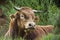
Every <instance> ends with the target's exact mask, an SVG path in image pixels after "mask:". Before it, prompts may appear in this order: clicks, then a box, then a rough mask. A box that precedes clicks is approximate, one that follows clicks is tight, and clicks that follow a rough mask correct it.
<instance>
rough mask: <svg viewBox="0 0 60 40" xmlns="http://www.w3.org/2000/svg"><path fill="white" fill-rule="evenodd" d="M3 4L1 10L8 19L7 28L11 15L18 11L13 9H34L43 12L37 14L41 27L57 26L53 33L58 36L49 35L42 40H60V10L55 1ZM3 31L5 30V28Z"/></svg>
mask: <svg viewBox="0 0 60 40" xmlns="http://www.w3.org/2000/svg"><path fill="white" fill-rule="evenodd" d="M1 2H2V3H3V4H2V3H0V8H2V10H3V12H4V14H5V15H6V16H7V18H8V21H7V22H8V23H7V28H8V24H9V15H10V14H13V13H15V11H16V10H15V9H14V8H13V7H14V6H18V7H22V6H27V7H31V8H32V9H37V10H42V11H43V12H42V13H35V14H36V15H37V16H39V18H40V19H39V20H40V22H39V23H38V24H39V25H49V24H51V25H54V26H55V30H53V31H54V33H56V35H55V34H54V35H53V34H49V35H48V36H45V37H43V38H42V40H60V35H58V34H59V33H60V21H59V20H60V8H58V7H57V6H56V5H55V3H54V2H53V0H5V2H4V1H1ZM1 30H3V27H2V29H1ZM1 30H0V31H1ZM6 30H7V29H6ZM57 33H58V34H57ZM0 34H2V35H3V34H4V33H2V32H0ZM0 40H3V37H0ZM7 40H8V39H7Z"/></svg>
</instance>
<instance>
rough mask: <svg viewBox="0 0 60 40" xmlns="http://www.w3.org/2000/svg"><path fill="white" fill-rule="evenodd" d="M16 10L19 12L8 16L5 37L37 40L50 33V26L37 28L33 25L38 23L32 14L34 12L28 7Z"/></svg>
mask: <svg viewBox="0 0 60 40" xmlns="http://www.w3.org/2000/svg"><path fill="white" fill-rule="evenodd" d="M17 9H19V10H18V11H17V12H16V13H15V14H12V15H11V16H10V17H11V18H10V25H9V30H8V32H7V33H6V34H5V37H6V36H11V37H12V39H13V40H14V38H16V37H22V38H24V39H25V40H37V38H38V37H40V38H41V37H42V36H43V35H45V34H48V33H49V32H51V31H52V29H53V27H52V26H51V25H47V26H37V25H36V24H35V22H37V21H38V18H37V17H36V16H35V14H34V11H36V10H32V9H31V8H28V7H22V8H17ZM17 9H16V10H17ZM36 12H37V11H36Z"/></svg>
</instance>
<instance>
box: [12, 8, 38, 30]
mask: <svg viewBox="0 0 60 40" xmlns="http://www.w3.org/2000/svg"><path fill="white" fill-rule="evenodd" d="M15 9H16V10H17V12H16V13H15V14H13V15H11V19H12V20H16V21H17V25H18V27H19V28H21V29H33V28H34V27H35V25H36V22H37V21H38V17H36V16H35V14H34V11H33V10H32V9H31V8H28V7H21V8H19V9H18V8H15Z"/></svg>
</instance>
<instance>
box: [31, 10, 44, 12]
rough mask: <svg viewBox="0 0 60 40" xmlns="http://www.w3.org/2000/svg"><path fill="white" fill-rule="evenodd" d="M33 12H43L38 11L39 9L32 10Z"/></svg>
mask: <svg viewBox="0 0 60 40" xmlns="http://www.w3.org/2000/svg"><path fill="white" fill-rule="evenodd" d="M32 11H33V12H43V11H40V10H32Z"/></svg>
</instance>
